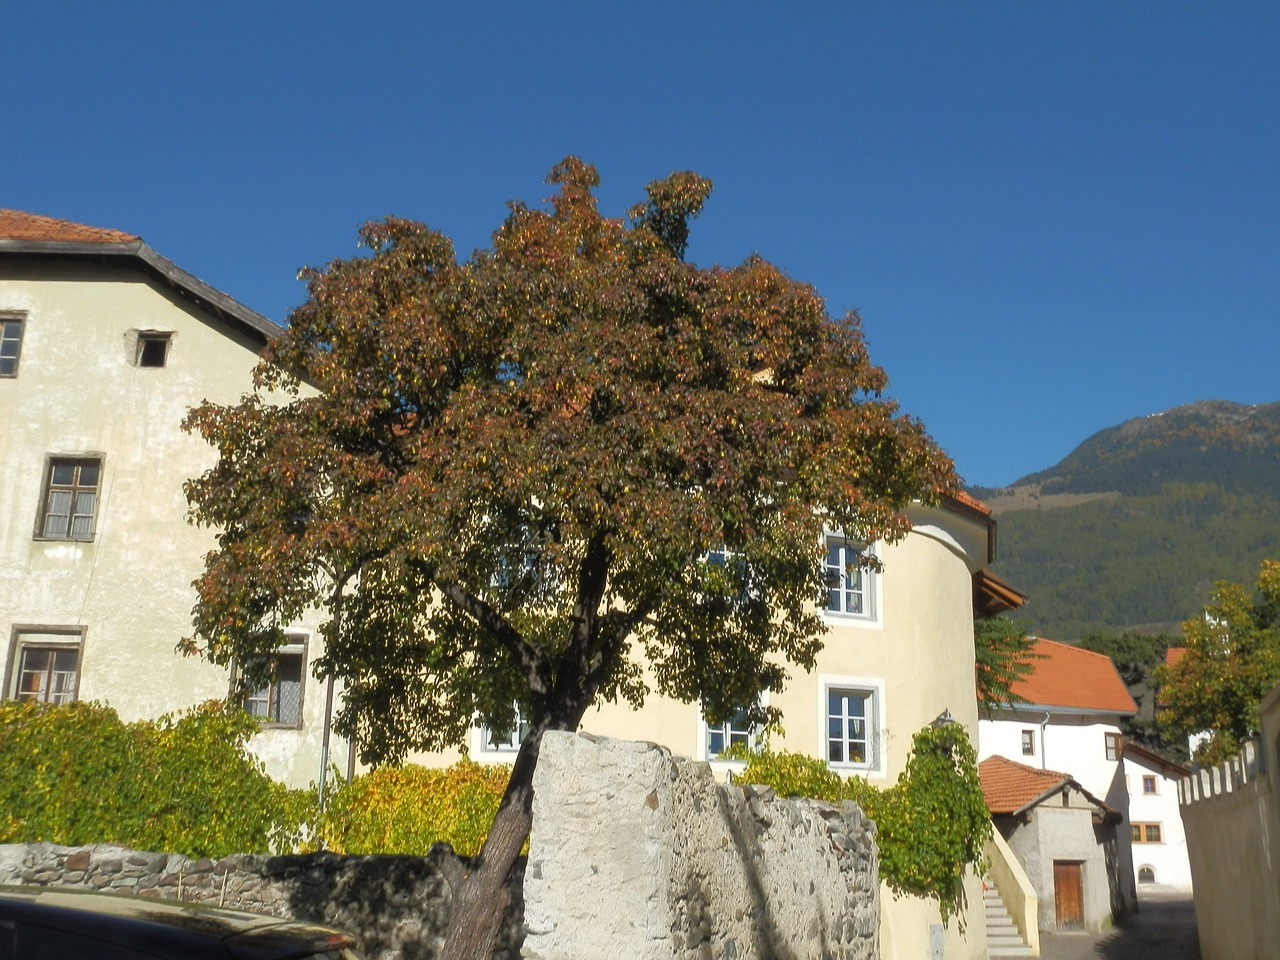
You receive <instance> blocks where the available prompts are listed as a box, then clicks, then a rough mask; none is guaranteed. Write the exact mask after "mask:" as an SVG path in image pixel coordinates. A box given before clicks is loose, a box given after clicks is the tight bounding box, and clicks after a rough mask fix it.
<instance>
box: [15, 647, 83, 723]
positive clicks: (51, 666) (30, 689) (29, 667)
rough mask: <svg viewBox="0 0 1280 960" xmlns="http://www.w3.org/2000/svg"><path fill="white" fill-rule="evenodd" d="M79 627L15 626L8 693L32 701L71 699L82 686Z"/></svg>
mask: <svg viewBox="0 0 1280 960" xmlns="http://www.w3.org/2000/svg"><path fill="white" fill-rule="evenodd" d="M82 640H83V635H82V634H81V633H80V632H79V631H74V632H55V631H53V630H50V629H49V628H45V629H32V630H15V631H14V636H13V644H12V655H11V656H10V658H9V663H10V674H9V677H10V679H9V681H8V690H7V692H8V694H9V696H10V698H11V699H13V700H23V701H27V702H30V703H52V704H55V705H56V704H62V703H71V702H73V701H74V700H75V699H76V696H77V693H78V690H79V686H80V647H81V642H82Z"/></svg>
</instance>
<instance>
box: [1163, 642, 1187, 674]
mask: <svg viewBox="0 0 1280 960" xmlns="http://www.w3.org/2000/svg"><path fill="white" fill-rule="evenodd" d="M1186 655H1187V648H1186V647H1170V648H1169V649H1168V650H1166V651H1165V652H1164V665H1165V666H1166V667H1168V668H1169V669H1171V670H1172V669H1173V668H1174V667H1176V666H1177V665H1178V661H1179V660H1181V659H1182V658H1183V657H1185V656H1186Z"/></svg>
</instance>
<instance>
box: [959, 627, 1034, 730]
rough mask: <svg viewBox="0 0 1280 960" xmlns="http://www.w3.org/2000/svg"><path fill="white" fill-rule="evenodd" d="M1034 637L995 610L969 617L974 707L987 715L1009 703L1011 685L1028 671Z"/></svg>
mask: <svg viewBox="0 0 1280 960" xmlns="http://www.w3.org/2000/svg"><path fill="white" fill-rule="evenodd" d="M1034 643H1035V641H1034V640H1033V639H1032V638H1031V637H1029V636H1028V635H1027V632H1026V630H1025V629H1024V628H1023V626H1022V624H1020V623H1017V622H1015V621H1013V620H1010V619H1009V618H1008V617H1006V616H1003V615H1000V614H997V615H995V616H991V617H980V618H979V619H977V620H974V621H973V651H974V657H973V661H974V672H975V674H976V681H977V686H978V708H979V709H980V710H982V711H983V713H984V714H986V715H987V716H991V715H992V713H993V711H995V710H997V709H999V708H1001V707H1006V706H1009V705H1010V704H1012V703H1013V685H1014V684H1015V683H1017V682H1018V681H1019V680H1021V679H1022V678H1023V677H1025V676H1026V675H1027V674H1029V673H1031V671H1032V670H1033V669H1034V667H1035V664H1034V663H1033V662H1032V661H1033V659H1034V657H1035V654H1033V653H1032V652H1031V648H1032V646H1033V645H1034Z"/></svg>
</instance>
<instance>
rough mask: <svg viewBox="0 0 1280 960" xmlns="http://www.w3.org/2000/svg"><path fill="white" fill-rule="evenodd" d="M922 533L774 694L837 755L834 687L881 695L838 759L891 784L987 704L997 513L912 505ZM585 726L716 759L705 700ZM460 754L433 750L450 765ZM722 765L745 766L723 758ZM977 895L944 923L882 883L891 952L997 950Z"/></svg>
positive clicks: (612, 709) (596, 714) (901, 548)
mask: <svg viewBox="0 0 1280 960" xmlns="http://www.w3.org/2000/svg"><path fill="white" fill-rule="evenodd" d="M909 516H910V519H911V521H912V531H911V533H910V534H908V535H907V537H906V538H905V539H904V540H902V541H901V542H899V543H897V544H893V545H878V547H877V551H876V552H877V555H878V556H879V558H880V560H881V563H882V567H883V569H882V570H881V571H880V572H878V573H877V574H876V575H875V577H874V581H875V582H874V586H873V589H872V590H871V591H870V596H871V603H872V611H871V613H872V615H871V616H864V617H858V616H847V615H840V614H825V615H824V616H825V620H826V623H827V626H828V631H829V632H828V634H827V637H826V640H825V645H824V648H823V650H822V652H821V653H820V654H819V656H818V662H817V668H816V669H815V670H814V671H813V672H812V673H804V672H801V671H798V670H793V672H792V676H791V680H790V682H789V683H788V685H787V688H786V689H785V690H784V691H782V692H781V693H775V694H773V695H772V696H771V698H770V700H769V703H770V705H772V706H776V707H778V708H779V709H781V711H782V714H783V719H782V728H783V733H782V734H781V735H779V736H775V737H774V738H773V739H772V740H771V744H772V745H773V746H774V747H776V748H778V749H783V750H793V751H797V752H801V753H806V754H810V755H812V756H818V757H823V758H828V757H829V753H828V751H829V749H830V748H831V743H830V742H829V740H828V736H827V731H828V728H829V727H828V724H829V717H828V707H829V705H830V694H831V693H832V692H833V691H844V690H847V691H850V692H861V691H866V692H870V693H871V701H870V703H869V704H868V706H869V707H870V710H869V714H870V715H869V716H868V717H867V718H866V720H867V721H868V727H869V732H870V735H871V738H872V739H873V741H874V742H873V743H871V744H869V745H868V754H869V756H868V758H867V761H866V762H864V763H861V764H856V763H855V764H841V763H832V764H831V766H832V769H835V770H839V771H840V772H841V773H844V774H847V775H855V776H864V777H867V778H868V779H870V780H871V781H872V782H874V783H877V784H878V785H880V786H888V785H890V784H892V783H893V782H894V781H895V780H896V779H897V777H898V776H899V774H901V773H902V771H903V768H904V766H905V763H906V759H907V755H908V753H909V751H910V747H911V738H912V736H913V735H914V734H915V733H916V731H918V730H919V729H920V728H922V727H924V726H926V725H927V724H929V723H930V722H932V721H933V720H934V719H936V718H937V717H938V716H939V715H940V714H942V713H943V712H944V711H950V713H951V716H952V717H953V718H954V719H955V720H956V721H957V722H959V723H960V724H962V725H963V726H964V728H965V730H966V731H967V732H968V734H969V738H970V740H971V741H972V742H973V743H974V744H975V745H976V743H977V732H978V708H977V700H976V696H975V690H974V647H973V611H974V590H975V581H974V575H975V574H976V573H977V572H978V571H979V570H982V569H983V568H984V567H985V566H986V564H987V563H989V562H990V560H991V559H992V557H991V541H992V537H993V527H992V525H991V523H990V521H989V518H987V517H985V516H983V515H980V514H979V513H977V512H974V511H969V510H966V509H964V508H963V507H962V506H954V507H951V506H948V507H938V508H925V507H921V506H918V505H917V506H915V507H913V508H912V509H911V510H910V511H909ZM582 729H583V730H584V731H586V732H588V733H593V734H598V735H601V736H609V737H617V738H620V739H626V740H647V741H652V742H655V743H659V744H661V745H663V746H665V747H668V748H669V749H671V750H672V751H673V752H674V753H677V754H681V755H683V756H689V757H694V758H697V759H708V736H707V728H706V725H705V724H704V723H703V722H702V719H701V714H700V711H699V709H698V707H697V705H696V704H684V703H679V702H677V701H674V700H670V699H667V698H663V697H658V696H650V697H649V698H648V699H647V700H646V702H645V705H644V707H643V708H642V709H641V710H640V711H633V710H631V709H629V708H627V707H625V706H622V705H619V704H607V705H604V706H601V707H599V708H597V709H594V710H592V711H589V712H588V713H587V715H586V717H584V719H583V723H582ZM485 739H486V738H485V736H484V734H483V731H480V730H476V731H474V732H473V736H472V742H471V744H470V751H469V752H470V755H471V756H472V757H473V758H474V759H477V760H479V761H481V762H508V763H509V762H511V760H512V758H513V757H514V750H493V749H486V743H485ZM455 756H456V755H450V756H435V757H429V758H422V759H423V762H427V763H447V762H451V761H452V760H453V759H455ZM712 766H713V768H717V769H718V770H719V771H721V772H725V771H727V770H729V769H732V768H733V766H734V764H730V763H720V762H718V761H714V760H713V761H712ZM966 895H967V900H968V903H969V904H970V908H969V915H968V916H967V917H966V918H965V920H966V931H965V933H963V934H962V933H961V931H960V929H959V924H958V923H956V922H954V921H953V922H951V923H950V924H949V925H948V926H947V927H946V928H943V926H942V924H941V919H940V917H939V915H938V911H937V909H936V908H935V907H933V906H932V905H930V904H928V903H926V902H925V901H923V900H920V899H918V898H896V897H894V895H893V894H892V892H890V891H889V890H888V889H887V888H883V889H882V891H881V903H882V909H881V930H880V936H881V952H882V956H884V957H885V958H886V960H895V958H915V957H929V956H936V955H939V954H935V953H933V952H932V951H933V948H934V946H935V944H941V948H942V953H941V954H940V955H942V956H945V957H947V958H950V960H960V958H974V960H976V958H983V957H985V956H986V936H985V927H984V925H983V922H982V915H981V910H982V902H983V901H982V886H981V882H980V881H978V880H977V879H976V878H971V879H970V881H969V882H968V883H967V884H966Z"/></svg>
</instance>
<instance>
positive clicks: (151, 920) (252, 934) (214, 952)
mask: <svg viewBox="0 0 1280 960" xmlns="http://www.w3.org/2000/svg"><path fill="white" fill-rule="evenodd" d="M205 958H208V960H215V958H216V960H303V958H308V960H360V954H359V953H358V952H357V951H356V949H355V941H354V940H352V939H351V938H350V937H348V936H347V935H346V934H344V933H341V932H340V931H338V930H332V929H330V928H328V927H320V926H316V925H314V924H310V923H303V922H300V921H298V920H281V919H280V918H279V917H268V916H263V915H262V914H258V913H241V912H239V911H235V910H221V909H215V908H212V907H204V906H200V905H197V904H191V903H180V902H177V901H173V900H148V899H144V898H140V897H125V896H117V895H115V894H106V893H86V892H82V891H78V890H67V889H58V888H51V887H5V886H0V960H205Z"/></svg>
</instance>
